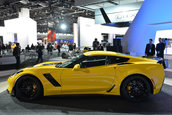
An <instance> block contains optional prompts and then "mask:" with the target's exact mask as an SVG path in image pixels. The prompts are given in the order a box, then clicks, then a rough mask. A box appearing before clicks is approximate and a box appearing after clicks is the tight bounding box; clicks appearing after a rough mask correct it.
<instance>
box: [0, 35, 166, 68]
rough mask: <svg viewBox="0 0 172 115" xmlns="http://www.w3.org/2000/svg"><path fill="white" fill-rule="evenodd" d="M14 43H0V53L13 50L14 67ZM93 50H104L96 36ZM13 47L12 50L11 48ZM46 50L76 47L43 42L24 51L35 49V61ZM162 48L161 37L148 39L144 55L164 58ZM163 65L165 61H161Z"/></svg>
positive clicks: (18, 50) (17, 55) (16, 51)
mask: <svg viewBox="0 0 172 115" xmlns="http://www.w3.org/2000/svg"><path fill="white" fill-rule="evenodd" d="M13 46H14V44H11V43H9V44H0V55H3V54H5V52H13V56H15V58H16V67H17V68H19V67H20V54H21V47H20V44H19V43H15V47H13ZM92 46H93V50H100V51H101V50H102V51H103V50H104V47H103V46H102V45H101V44H100V43H99V41H98V40H97V38H95V40H94V41H93V44H92ZM12 49H13V50H12ZM44 49H46V50H47V54H48V55H52V54H53V50H58V53H57V55H58V56H60V55H61V52H69V53H70V52H72V51H73V50H75V49H76V44H75V43H66V42H64V43H58V44H56V43H55V44H52V43H48V44H47V45H44V44H43V43H37V45H33V44H32V45H31V46H29V45H27V46H26V48H25V52H30V51H31V50H35V51H36V53H37V55H38V58H37V63H39V62H42V61H43V58H42V56H43V50H44ZM164 50H165V43H164V42H163V40H162V38H159V43H158V44H156V47H155V45H154V44H153V40H152V39H149V43H148V44H147V45H146V48H145V56H147V57H154V56H155V53H156V56H157V57H158V58H162V59H164ZM163 65H164V67H165V63H163Z"/></svg>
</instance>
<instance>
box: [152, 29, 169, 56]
mask: <svg viewBox="0 0 172 115" xmlns="http://www.w3.org/2000/svg"><path fill="white" fill-rule="evenodd" d="M159 38H168V39H172V30H160V31H157V32H156V36H155V44H157V43H159ZM164 54H172V47H170V48H166V49H165V52H164Z"/></svg>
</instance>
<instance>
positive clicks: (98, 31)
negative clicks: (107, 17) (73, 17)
mask: <svg viewBox="0 0 172 115" xmlns="http://www.w3.org/2000/svg"><path fill="white" fill-rule="evenodd" d="M74 27H75V26H74ZM78 29H79V32H78V37H79V38H80V46H81V47H84V46H92V42H93V41H94V39H95V38H97V39H98V41H99V42H101V40H103V38H102V33H108V34H110V35H109V42H111V43H112V42H113V38H114V36H113V35H114V34H120V35H125V33H126V31H127V30H128V27H125V28H117V27H110V26H103V25H99V24H95V20H94V19H89V18H83V17H79V18H78ZM74 30H75V28H74ZM74 36H75V38H76V37H77V36H76V35H75V34H74ZM79 38H78V39H79Z"/></svg>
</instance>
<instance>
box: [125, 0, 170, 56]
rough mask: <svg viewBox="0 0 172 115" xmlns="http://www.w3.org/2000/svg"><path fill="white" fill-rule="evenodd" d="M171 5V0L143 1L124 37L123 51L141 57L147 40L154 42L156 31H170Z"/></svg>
mask: <svg viewBox="0 0 172 115" xmlns="http://www.w3.org/2000/svg"><path fill="white" fill-rule="evenodd" d="M171 5H172V0H165V1H164V0H145V1H144V3H143V5H142V7H141V8H140V10H139V12H138V14H137V15H136V17H135V19H134V21H133V22H132V24H131V25H130V28H129V30H128V31H127V33H126V35H125V37H124V40H125V41H127V42H128V45H126V44H124V43H125V42H123V46H124V49H128V51H129V52H134V53H136V55H140V56H142V55H144V51H145V46H146V44H147V43H148V42H149V39H150V38H152V39H153V40H154V41H155V36H156V31H158V30H169V29H172V13H171V11H172V6H171ZM127 46H128V47H127Z"/></svg>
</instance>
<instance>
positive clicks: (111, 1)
mask: <svg viewBox="0 0 172 115" xmlns="http://www.w3.org/2000/svg"><path fill="white" fill-rule="evenodd" d="M75 1H76V2H78V3H76V5H78V7H80V8H83V9H87V10H91V11H94V10H95V9H99V8H102V7H103V8H105V7H112V6H116V5H124V4H131V3H135V2H141V1H144V0H75ZM81 1H82V2H81Z"/></svg>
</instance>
